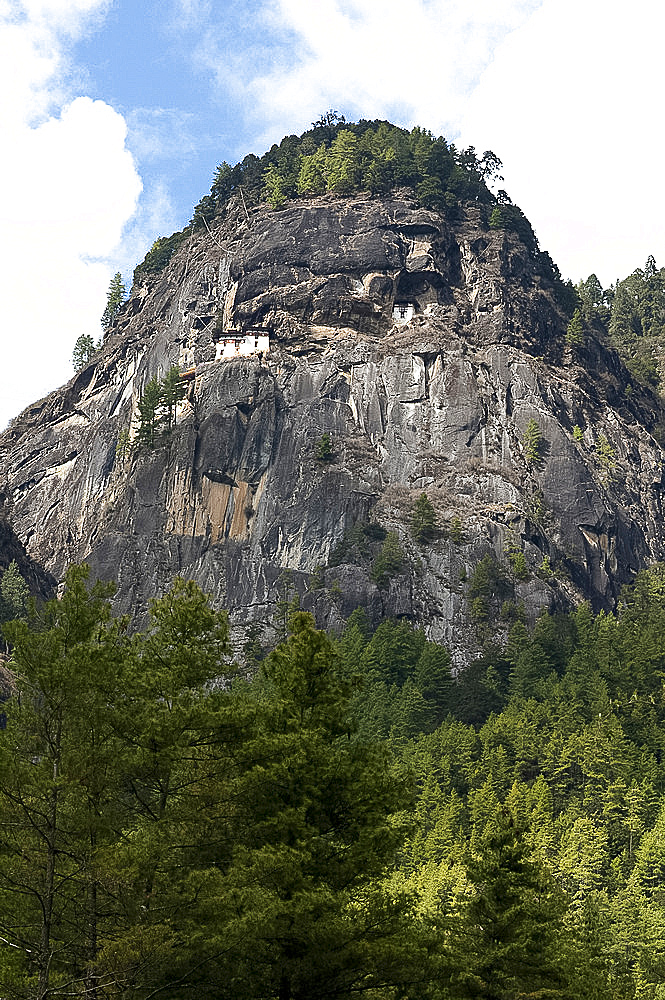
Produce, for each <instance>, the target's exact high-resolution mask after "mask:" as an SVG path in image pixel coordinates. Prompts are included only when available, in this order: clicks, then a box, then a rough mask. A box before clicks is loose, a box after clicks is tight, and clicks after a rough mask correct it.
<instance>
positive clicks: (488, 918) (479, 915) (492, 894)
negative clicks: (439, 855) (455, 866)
mask: <svg viewBox="0 0 665 1000" xmlns="http://www.w3.org/2000/svg"><path fill="white" fill-rule="evenodd" d="M476 843H477V846H476V848H475V850H474V852H473V853H472V855H471V857H470V859H469V861H468V863H467V866H466V872H467V878H468V880H469V883H470V886H471V890H472V895H471V897H470V900H469V902H468V905H467V907H466V909H465V912H464V921H465V924H466V926H467V928H468V932H467V935H465V945H466V947H465V968H464V972H463V973H462V974H461V975H460V980H459V986H457V988H456V989H454V995H455V996H459V997H477V996H486V997H492V998H495V1000H513V998H515V997H518V996H519V997H526V996H530V997H536V996H537V997H542V998H545V997H556V996H560V995H564V994H563V989H564V981H565V975H564V963H563V961H562V956H561V953H560V938H561V930H562V917H563V913H564V911H565V900H564V897H563V894H562V893H561V891H560V890H558V889H557V886H556V883H555V881H554V879H553V878H552V876H551V874H550V873H549V872H548V871H547V869H546V868H545V866H544V865H542V863H541V862H540V861H539V859H538V857H537V855H536V854H535V852H534V851H533V849H532V848H531V847H530V846H529V843H528V841H527V837H526V831H524V830H522V829H520V826H519V824H518V823H517V822H516V820H515V818H514V816H513V815H512V814H511V813H510V811H509V810H508V809H507V808H505V807H504V808H503V809H499V810H498V811H497V812H496V813H495V815H494V817H493V822H492V823H491V825H488V827H487V828H486V830H485V832H484V835H483V836H482V837H481V838H479V839H478V840H477V841H476Z"/></svg>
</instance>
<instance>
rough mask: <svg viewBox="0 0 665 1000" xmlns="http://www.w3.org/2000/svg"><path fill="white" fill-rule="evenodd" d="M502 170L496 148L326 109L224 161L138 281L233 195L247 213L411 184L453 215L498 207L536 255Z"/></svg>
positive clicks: (500, 218)
mask: <svg viewBox="0 0 665 1000" xmlns="http://www.w3.org/2000/svg"><path fill="white" fill-rule="evenodd" d="M500 170H501V161H500V160H499V158H498V157H497V156H496V154H495V153H493V152H492V151H491V150H486V151H485V152H484V153H482V154H481V155H479V154H478V153H477V152H476V150H475V149H474V147H473V146H470V147H469V148H468V149H461V150H459V149H457V147H456V146H455V145H454V144H452V143H448V142H447V140H446V139H444V138H443V137H442V136H438V137H436V136H434V135H433V134H432V132H429V131H427V130H425V129H422V128H414V129H411V130H410V131H409V130H407V129H403V128H399V127H398V126H397V125H392V124H390V122H386V121H381V120H376V121H366V120H362V121H359V122H347V121H345V120H344V118H343V117H341V116H339V115H337V114H336V113H334V112H329V113H328V114H326V115H323V116H322V118H321V119H320V120H319V121H318V122H315V123H314V124H313V125H312V128H311V129H309V130H308V131H307V132H304V133H303V134H302V135H300V136H297V135H288V136H285V138H284V139H282V141H281V142H280V143H279V144H275V145H273V146H272V147H271V148H270V149H269V150H268V151H267V152H266V153H264V154H263V156H260V157H259V156H256V155H255V154H254V153H250V154H248V155H247V156H246V157H245V158H244V159H243V160H241V161H240V162H239V163H236V164H235V165H234V166H231V165H230V164H229V163H227V162H226V161H224V162H223V163H221V164H220V165H219V166H218V167H217V170H216V171H215V175H214V178H213V182H212V186H211V188H210V193H209V194H207V195H205V196H204V197H203V198H202V199H201V201H200V202H199V203H198V205H197V206H196V207H195V209H194V214H193V216H192V219H191V221H190V223H189V225H188V226H187V227H186V228H185V229H184V230H182V232H180V233H173V235H172V236H169V237H161V238H160V239H158V240H156V241H155V243H154V245H153V247H152V248H151V250H150V251H149V252H148V254H147V255H146V257H145V259H144V260H143V261H142V263H141V264H139V265H138V267H137V268H136V270H135V272H134V279H135V280H136V279H137V278H139V277H140V276H141V275H142V274H147V273H151V272H156V271H160V270H161V269H162V268H163V267H165V266H166V264H167V263H168V261H169V260H170V258H171V256H172V255H173V254H174V253H175V251H176V250H177V248H178V246H179V245H180V243H181V242H182V241H183V240H184V239H185V237H186V235H187V234H188V233H189V232H190V231H192V230H193V229H196V228H198V227H205V226H207V225H208V224H209V223H210V222H211V221H212V220H213V219H214V218H216V217H217V216H219V215H222V214H223V213H224V212H225V210H226V207H227V205H228V203H229V201H230V200H231V198H232V197H233V196H239V197H240V199H241V203H242V205H243V206H244V209H245V210H247V209H248V208H249V207H251V206H253V205H256V204H258V203H259V202H261V201H266V202H267V203H268V204H270V205H271V206H272V207H273V208H274V209H279V208H281V207H282V206H283V205H285V204H286V202H287V201H289V200H290V199H293V198H303V197H304V198H306V197H310V196H313V195H318V194H324V193H326V192H328V193H331V194H333V195H335V194H337V195H349V194H353V193H355V192H358V191H366V192H368V193H369V194H373V195H378V194H387V193H389V192H390V191H392V190H393V189H395V188H399V187H409V188H411V189H412V190H413V191H414V192H415V193H416V195H417V197H418V200H419V201H420V203H421V204H422V205H423V206H424V207H426V208H431V209H435V210H437V211H443V212H446V213H448V214H449V215H451V217H453V218H454V217H456V214H457V211H458V207H459V205H460V204H461V203H463V202H466V201H474V202H476V203H477V204H478V205H479V206H481V208H483V209H484V210H485V211H486V212H487V213H488V219H489V213H491V212H492V209H493V208H494V209H496V208H497V206H498V207H499V209H500V210H499V211H498V214H497V213H496V212H495V214H494V216H493V223H492V224H493V225H494V226H495V227H497V228H506V229H511V230H514V231H515V232H519V233H520V235H521V236H522V237H523V238H525V240H526V243H527V245H528V246H529V248H530V249H532V250H533V252H534V253H537V251H538V245H537V240H536V237H535V235H534V233H533V230H532V229H531V226H530V225H529V222H528V220H527V219H526V217H525V216H524V215H523V213H522V212H521V211H520V209H519V208H517V206H516V205H513V204H512V203H511V202H510V199H509V198H508V196H507V195H506V194H505V192H500V193H499V197H497V196H496V195H494V194H493V193H492V191H491V190H490V187H489V186H488V185H489V184H490V183H491V182H492V181H495V180H501V177H500Z"/></svg>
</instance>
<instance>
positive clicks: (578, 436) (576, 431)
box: [573, 424, 584, 441]
mask: <svg viewBox="0 0 665 1000" xmlns="http://www.w3.org/2000/svg"><path fill="white" fill-rule="evenodd" d="M583 440H584V435H583V433H582V428H581V427H580V426H579V424H575V426H574V427H573V441H583Z"/></svg>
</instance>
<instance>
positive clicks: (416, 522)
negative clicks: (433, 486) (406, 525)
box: [411, 493, 437, 545]
mask: <svg viewBox="0 0 665 1000" xmlns="http://www.w3.org/2000/svg"><path fill="white" fill-rule="evenodd" d="M411 533H412V535H413V537H414V538H415V540H416V541H417V542H420V544H421V545H425V544H426V543H427V542H431V541H432V539H433V538H436V535H437V529H436V512H435V510H434V507H433V506H432V503H431V501H430V499H429V497H428V496H427V494H426V493H421V494H420V496H419V497H418V499H417V500H416V502H415V505H414V508H413V513H412V514H411Z"/></svg>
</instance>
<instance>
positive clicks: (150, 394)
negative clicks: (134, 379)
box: [137, 375, 162, 448]
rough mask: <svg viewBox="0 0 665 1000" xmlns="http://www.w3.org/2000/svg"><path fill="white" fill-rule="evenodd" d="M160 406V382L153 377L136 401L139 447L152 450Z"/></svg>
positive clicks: (155, 437)
mask: <svg viewBox="0 0 665 1000" xmlns="http://www.w3.org/2000/svg"><path fill="white" fill-rule="evenodd" d="M161 405H162V385H161V382H160V380H159V379H158V378H157V376H156V375H154V376H153V377H152V378H151V379H150V381H149V382H147V383H146V386H145V388H144V390H143V392H142V393H141V397H140V399H139V401H138V412H139V427H138V431H137V438H138V442H139V444H140V445H145V446H146V447H148V448H154V446H155V441H156V439H157V433H158V430H159V423H160V413H159V409H160V406H161Z"/></svg>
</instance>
